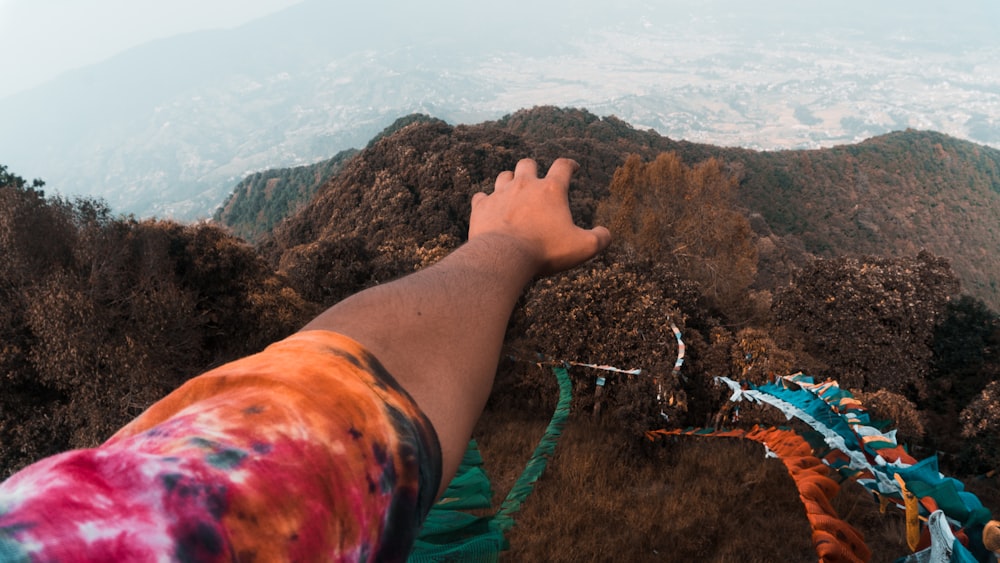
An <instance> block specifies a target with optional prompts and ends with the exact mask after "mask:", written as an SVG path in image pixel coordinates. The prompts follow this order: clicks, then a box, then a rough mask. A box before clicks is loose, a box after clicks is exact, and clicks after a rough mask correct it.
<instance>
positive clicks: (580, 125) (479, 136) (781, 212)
mask: <svg viewBox="0 0 1000 563" xmlns="http://www.w3.org/2000/svg"><path fill="white" fill-rule="evenodd" d="M411 120H413V117H410V118H404V119H403V120H401V121H403V122H405V123H409V122H410V121H411ZM418 121H422V122H423V123H422V124H421V125H420V126H419V127H418V128H417V130H414V131H407V132H404V133H401V134H400V135H398V136H397V137H395V138H394V139H392V140H391V141H389V142H390V144H391V147H381V148H380V147H379V146H378V144H377V143H375V142H374V141H373V142H372V143H371V144H370V146H369V148H368V149H367V150H366V151H364V152H362V153H361V154H360V155H358V157H357V158H356V159H355V160H353V161H351V162H348V163H346V164H345V165H344V170H343V172H342V173H340V174H339V175H337V176H335V177H333V178H332V179H331V180H330V184H329V185H328V186H325V187H324V188H322V189H320V190H319V192H320V193H319V194H318V196H317V198H316V200H315V201H313V202H312V203H310V204H309V205H308V206H305V207H306V208H305V209H304V210H303V213H302V215H301V216H299V217H295V218H292V219H290V221H289V223H288V224H287V225H285V226H284V227H283V228H282V229H281V230H280V233H279V234H278V235H277V236H276V237H275V239H274V244H277V245H278V246H279V247H284V248H288V247H291V246H295V245H297V244H302V243H305V242H310V241H311V239H310V238H309V235H304V236H300V235H296V234H295V233H296V232H309V233H313V232H315V231H316V229H319V230H320V231H322V232H329V233H336V234H337V236H344V235H345V234H347V233H348V232H350V233H352V235H354V236H358V237H360V239H359V240H361V239H364V240H367V241H369V242H371V241H373V240H381V239H382V238H384V234H380V233H385V232H387V231H386V229H388V230H390V231H391V230H394V229H396V228H401V229H410V230H409V231H408V234H407V237H410V238H411V239H413V240H414V241H415V242H417V243H418V244H419V245H423V244H425V243H426V242H427V241H428V240H430V239H433V238H435V237H437V236H439V235H441V234H442V233H444V232H446V233H448V235H449V236H451V237H456V240H457V239H461V237H462V236H463V233H464V227H463V225H462V221H463V219H462V216H463V215H464V209H465V208H464V207H463V206H464V205H466V204H467V201H465V200H463V199H462V197H465V198H467V197H469V196H471V194H472V193H474V192H475V191H477V190H479V189H484V188H488V187H489V184H490V181H491V180H492V177H491V176H492V175H494V174H495V173H496V171H497V170H502V169H504V167H511V166H513V164H514V163H515V162H516V160H517V159H518V158H520V157H523V156H529V155H530V156H534V157H535V158H538V159H540V160H543V161H544V160H546V159H550V160H551V159H552V158H556V157H558V156H563V155H565V156H570V157H573V158H575V159H577V160H578V161H579V162H580V163H581V165H582V166H583V168H582V169H581V171H580V173H579V174H578V175H577V179H576V182H575V185H574V192H573V195H572V197H573V205H574V208H575V211H576V213H577V217H578V219H579V220H580V221H582V222H583V223H585V224H589V223H590V222H592V219H593V213H594V210H595V209H596V202H597V201H600V200H601V199H603V198H605V197H606V196H607V187H608V185H609V183H610V180H611V176H612V173H613V172H614V170H615V168H617V167H618V166H619V165H621V164H622V163H623V162H624V161H625V157H626V156H627V155H629V154H638V155H640V156H641V157H643V158H644V159H646V160H651V159H652V158H653V157H654V156H655V155H656V154H658V153H660V152H666V151H673V152H676V153H677V154H678V155H679V156H680V157H681V158H682V160H684V161H685V162H686V163H688V164H693V163H697V162H700V161H703V160H705V159H708V158H712V157H714V158H717V159H719V160H720V161H722V162H723V163H725V165H726V166H727V167H728V168H729V169H730V170H731V171H732V173H733V174H734V175H736V176H737V177H738V179H739V182H740V184H739V189H738V190H737V193H736V199H737V202H738V204H739V205H740V206H741V207H742V208H743V211H744V213H746V214H747V215H748V217H750V218H751V224H752V226H753V227H754V229H755V231H756V232H757V235H758V239H757V245H758V250H759V253H760V265H759V275H758V281H757V284H756V285H757V287H759V288H762V289H774V288H775V287H777V286H779V285H780V284H782V283H786V282H787V281H788V279H789V276H790V275H791V272H792V271H793V270H794V269H795V268H798V267H801V266H803V265H804V264H805V263H806V261H807V260H808V259H809V257H810V256H820V257H828V258H829V257H834V256H842V255H861V254H877V255H884V256H896V257H904V256H914V255H916V254H917V253H918V252H919V251H920V250H925V249H926V250H928V251H930V252H932V253H933V254H935V255H937V256H942V257H945V258H947V259H948V260H949V261H950V262H951V265H952V268H953V269H954V270H955V272H956V273H957V274H958V277H959V279H960V280H961V281H962V284H963V290H964V291H965V292H966V293H969V294H970V295H973V296H975V297H978V298H980V299H983V300H984V301H985V302H987V303H989V304H990V306H991V307H992V308H994V309H997V308H998V307H1000V258H998V257H997V256H996V253H995V250H996V249H1000V151H998V150H996V149H992V148H990V147H985V146H981V145H976V144H974V143H970V142H967V141H962V140H959V139H955V138H953V137H949V136H947V135H943V134H940V133H934V132H926V131H914V130H907V131H900V132H895V133H890V134H887V135H883V136H880V137H875V138H872V139H869V140H867V141H864V142H862V143H859V144H855V145H844V146H838V147H834V148H830V149H820V150H790V151H775V152H760V151H751V150H746V149H738V148H726V147H717V146H712V145H704V144H696V143H689V142H683V141H680V142H679V141H675V140H672V139H669V138H666V137H663V136H660V135H658V134H657V133H655V132H653V131H651V130H650V131H638V130H635V129H633V128H631V127H630V126H629V125H628V124H626V123H624V122H622V121H620V120H616V119H614V118H604V119H599V118H598V117H596V116H594V115H592V114H590V113H588V112H586V111H584V110H556V109H554V108H536V109H534V110H529V111H522V112H518V113H516V114H513V115H511V116H508V117H506V118H504V119H501V120H498V121H493V122H485V123H481V124H478V125H461V126H457V127H451V126H448V125H446V124H444V123H443V122H434V123H427V122H426V120H418ZM400 127H401V126H400V125H399V124H397V125H394V126H393V127H390V128H389V130H387V131H395V130H396V129H399V128H400ZM393 151H397V152H399V151H401V152H399V154H400V155H401V156H398V158H389V156H388V155H387V154H386V153H392V152H393ZM417 162H419V164H417ZM401 166H402V167H403V168H407V169H409V168H414V167H416V166H419V167H420V168H421V171H416V170H407V171H406V172H404V171H403V170H402V169H401V168H400V167H401ZM380 171H381V172H380ZM456 173H458V174H456ZM380 174H381V176H380ZM428 174H430V176H429V175H428ZM386 175H389V176H391V178H390V177H388V176H386ZM376 177H378V178H379V180H378V181H376ZM434 181H439V182H440V185H435V184H434ZM392 185H396V188H392V189H402V188H403V187H405V189H406V191H407V193H401V192H400V193H399V194H398V196H397V199H395V200H393V201H394V203H393V205H394V206H396V207H395V208H394V211H393V212H392V213H389V214H387V215H384V216H381V217H368V216H367V215H366V213H368V212H367V211H366V210H365V208H366V207H367V208H369V209H371V206H372V205H373V203H374V202H373V201H371V200H370V198H371V197H374V195H373V194H374V193H375V192H378V189H374V188H375V187H376V186H390V187H391V186H392ZM370 188H372V189H370ZM456 190H457V192H458V193H457V194H456ZM252 193H253V192H252V190H251V191H249V192H247V195H250V194H252ZM364 193H367V195H360V194H364ZM237 196H238V194H233V196H231V198H230V200H229V202H228V203H227V205H230V206H231V205H234V202H238V201H239V199H240V198H238V197H237ZM458 196H462V197H458ZM253 197H257V196H253ZM425 197H429V198H430V199H433V200H435V201H437V200H438V199H440V198H442V197H443V198H445V199H447V200H449V203H448V204H447V205H446V209H445V208H442V207H440V206H438V205H437V204H434V205H431V204H430V203H429V202H427V201H424V199H425ZM366 198H369V199H366ZM400 198H402V199H400ZM451 198H457V199H454V200H453V201H452V200H451ZM417 200H420V202H419V203H417ZM439 203H440V202H439ZM359 213H360V214H361V216H360V217H359V216H357V214H359ZM218 217H219V218H220V219H221V221H222V222H223V223H225V224H227V225H229V226H231V227H232V226H233V222H232V220H228V219H226V218H225V217H222V216H218ZM431 217H436V219H434V220H433V221H432V220H431ZM401 218H406V219H405V220H401V221H400V219H401ZM452 219H454V221H452ZM428 221H432V222H433V223H434V225H433V226H431V225H429V224H428ZM389 223H392V224H389ZM397 223H403V224H406V225H408V226H418V227H416V228H415V229H413V228H410V227H400V226H399V225H398V224H397ZM419 225H427V227H419ZM439 227H440V228H439ZM441 229H443V230H441ZM237 232H239V231H237ZM376 244H377V243H376Z"/></svg>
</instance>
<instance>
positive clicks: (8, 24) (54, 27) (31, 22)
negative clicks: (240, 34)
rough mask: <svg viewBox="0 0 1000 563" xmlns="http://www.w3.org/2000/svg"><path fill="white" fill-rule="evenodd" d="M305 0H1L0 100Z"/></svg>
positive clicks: (235, 24)
mask: <svg viewBox="0 0 1000 563" xmlns="http://www.w3.org/2000/svg"><path fill="white" fill-rule="evenodd" d="M300 1H301V0H170V1H164V0H86V1H82V0H0V98H2V97H4V96H6V95H8V94H12V93H14V92H17V91H20V90H25V89H27V88H30V87H32V86H36V85H38V84H40V83H42V82H45V81H48V80H50V79H52V78H55V76H56V75H58V74H59V73H61V72H64V71H66V70H69V69H72V68H77V67H81V66H85V65H88V64H92V63H96V62H99V61H102V60H104V59H106V58H108V57H110V56H112V55H114V54H116V53H119V52H121V51H124V50H125V49H128V48H129V47H134V46H136V45H140V44H142V43H146V42H148V41H152V40H154V39H160V38H163V37H170V36H172V35H177V34H179V33H185V32H190V31H198V30H202V29H212V28H228V27H235V26H238V25H240V24H242V23H245V22H247V21H249V20H252V19H254V18H258V17H260V16H263V15H266V14H269V13H271V12H276V11H278V10H281V9H283V8H286V7H288V6H291V5H293V4H297V3H299V2H300Z"/></svg>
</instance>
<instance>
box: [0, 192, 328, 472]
mask: <svg viewBox="0 0 1000 563" xmlns="http://www.w3.org/2000/svg"><path fill="white" fill-rule="evenodd" d="M0 197H4V198H5V199H7V200H8V202H9V203H11V205H9V206H5V207H3V208H0V225H3V226H9V227H12V230H10V231H6V232H7V235H8V236H6V237H3V239H2V244H3V248H2V251H3V254H4V255H5V257H8V258H9V260H7V261H5V262H4V266H3V267H0V288H3V289H2V290H0V291H2V292H4V294H5V296H6V297H8V301H7V303H8V306H5V307H4V308H3V309H2V313H0V341H2V342H3V343H4V344H3V347H2V350H0V368H2V371H0V378H2V380H3V384H4V385H3V387H4V393H3V394H2V395H0V472H2V473H3V474H7V473H9V472H11V471H13V470H15V469H16V468H18V467H20V466H22V465H25V464H26V463H29V462H31V461H34V460H35V459H37V458H39V457H41V456H44V455H48V454H52V453H55V452H57V451H61V450H64V449H68V448H70V447H84V446H92V445H95V444H97V443H99V442H100V441H102V440H104V439H105V438H107V437H108V436H109V435H110V434H111V433H112V432H113V431H114V430H116V429H117V428H118V427H120V426H121V425H122V424H123V423H125V422H126V421H128V420H129V419H130V418H132V417H133V416H135V415H136V414H138V413H139V412H141V411H142V410H143V409H144V408H145V407H147V406H148V405H150V404H151V403H152V402H154V401H155V400H156V399H158V398H159V397H161V396H162V395H163V394H165V393H166V392H168V391H169V390H171V389H173V388H174V387H176V386H177V385H178V384H180V383H181V382H183V381H184V380H185V379H186V378H188V377H190V376H193V375H196V374H197V373H198V372H200V371H203V370H204V369H205V368H206V367H209V366H211V365H213V364H216V363H218V362H221V361H225V360H228V359H231V358H235V357H238V356H241V355H245V354H247V353H250V352H253V351H256V350H259V349H260V348H261V347H262V346H264V345H265V344H267V343H269V342H271V341H273V340H274V339H276V338H278V337H280V336H284V335H285V334H287V333H289V332H290V331H292V330H294V328H296V327H297V326H299V325H301V324H302V323H304V322H305V320H306V316H307V314H308V312H309V311H310V308H309V307H308V306H307V305H306V303H305V302H304V301H303V300H302V299H301V298H300V297H299V296H298V295H297V294H295V293H294V292H293V291H291V290H290V289H289V288H288V287H287V286H285V284H284V283H283V282H282V281H281V280H280V279H279V278H277V277H275V276H274V275H273V274H272V273H270V268H269V267H268V266H267V264H266V263H265V262H263V260H262V259H261V258H260V257H259V256H258V255H257V254H256V253H255V252H254V251H253V249H251V248H250V247H248V246H247V245H245V244H244V243H241V242H239V241H238V240H237V239H235V238H233V237H231V236H229V235H226V234H225V233H223V232H222V231H221V230H219V229H218V228H216V227H211V226H207V225H196V226H190V227H184V226H181V225H177V224H174V223H169V222H160V221H141V222H139V221H135V220H133V219H129V218H113V217H111V216H110V213H109V212H108V210H107V208H106V207H104V206H103V205H102V204H100V203H98V202H91V201H78V202H75V203H68V202H65V201H62V200H48V199H45V198H43V197H41V196H40V194H38V193H35V192H31V191H26V190H11V191H7V190H6V189H0ZM44 251H51V252H52V256H51V258H52V259H44V258H45V256H42V259H39V258H38V257H36V256H33V254H34V253H37V252H44Z"/></svg>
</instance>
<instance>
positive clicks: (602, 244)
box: [590, 227, 611, 254]
mask: <svg viewBox="0 0 1000 563" xmlns="http://www.w3.org/2000/svg"><path fill="white" fill-rule="evenodd" d="M590 233H591V234H593V235H594V236H595V237H597V251H596V252H594V254H598V253H599V252H601V251H602V250H604V249H605V248H607V247H608V246H610V245H611V231H609V230H608V229H607V228H605V227H594V228H593V229H590Z"/></svg>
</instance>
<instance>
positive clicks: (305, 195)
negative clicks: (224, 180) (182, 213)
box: [212, 149, 358, 241]
mask: <svg viewBox="0 0 1000 563" xmlns="http://www.w3.org/2000/svg"><path fill="white" fill-rule="evenodd" d="M357 152H358V151H357V150H354V149H350V150H346V151H341V152H339V153H337V155H336V156H334V157H333V158H331V159H329V160H323V161H321V162H317V163H316V164H310V165H308V166H297V167H295V168H277V169H274V170H265V171H263V172H257V173H254V174H251V175H249V176H247V177H246V178H244V179H243V180H242V181H241V182H240V183H239V184H236V188H235V189H234V190H233V193H231V194H229V197H228V198H227V199H226V201H225V202H223V204H222V206H221V207H219V208H218V209H216V210H215V214H214V215H213V216H212V219H213V220H214V221H216V222H218V223H222V224H224V225H226V226H227V227H228V228H229V229H230V230H232V232H233V233H234V234H236V235H238V236H240V237H242V238H244V239H246V240H249V241H253V240H257V239H258V238H259V237H261V236H262V235H264V234H266V233H269V232H271V230H272V229H273V228H274V226H275V225H277V224H278V222H280V221H281V220H282V219H284V218H285V217H287V216H288V215H291V214H292V213H293V212H294V211H296V210H297V206H300V205H304V204H305V203H307V202H308V201H309V200H310V199H311V198H312V196H313V194H314V193H316V190H317V188H319V187H320V186H321V185H323V184H325V183H326V181H327V180H329V179H330V177H331V176H333V175H334V174H336V173H337V172H338V171H340V169H341V168H342V167H343V166H344V163H345V162H346V161H347V160H348V159H350V158H351V157H353V156H354V155H355V154H357Z"/></svg>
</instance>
